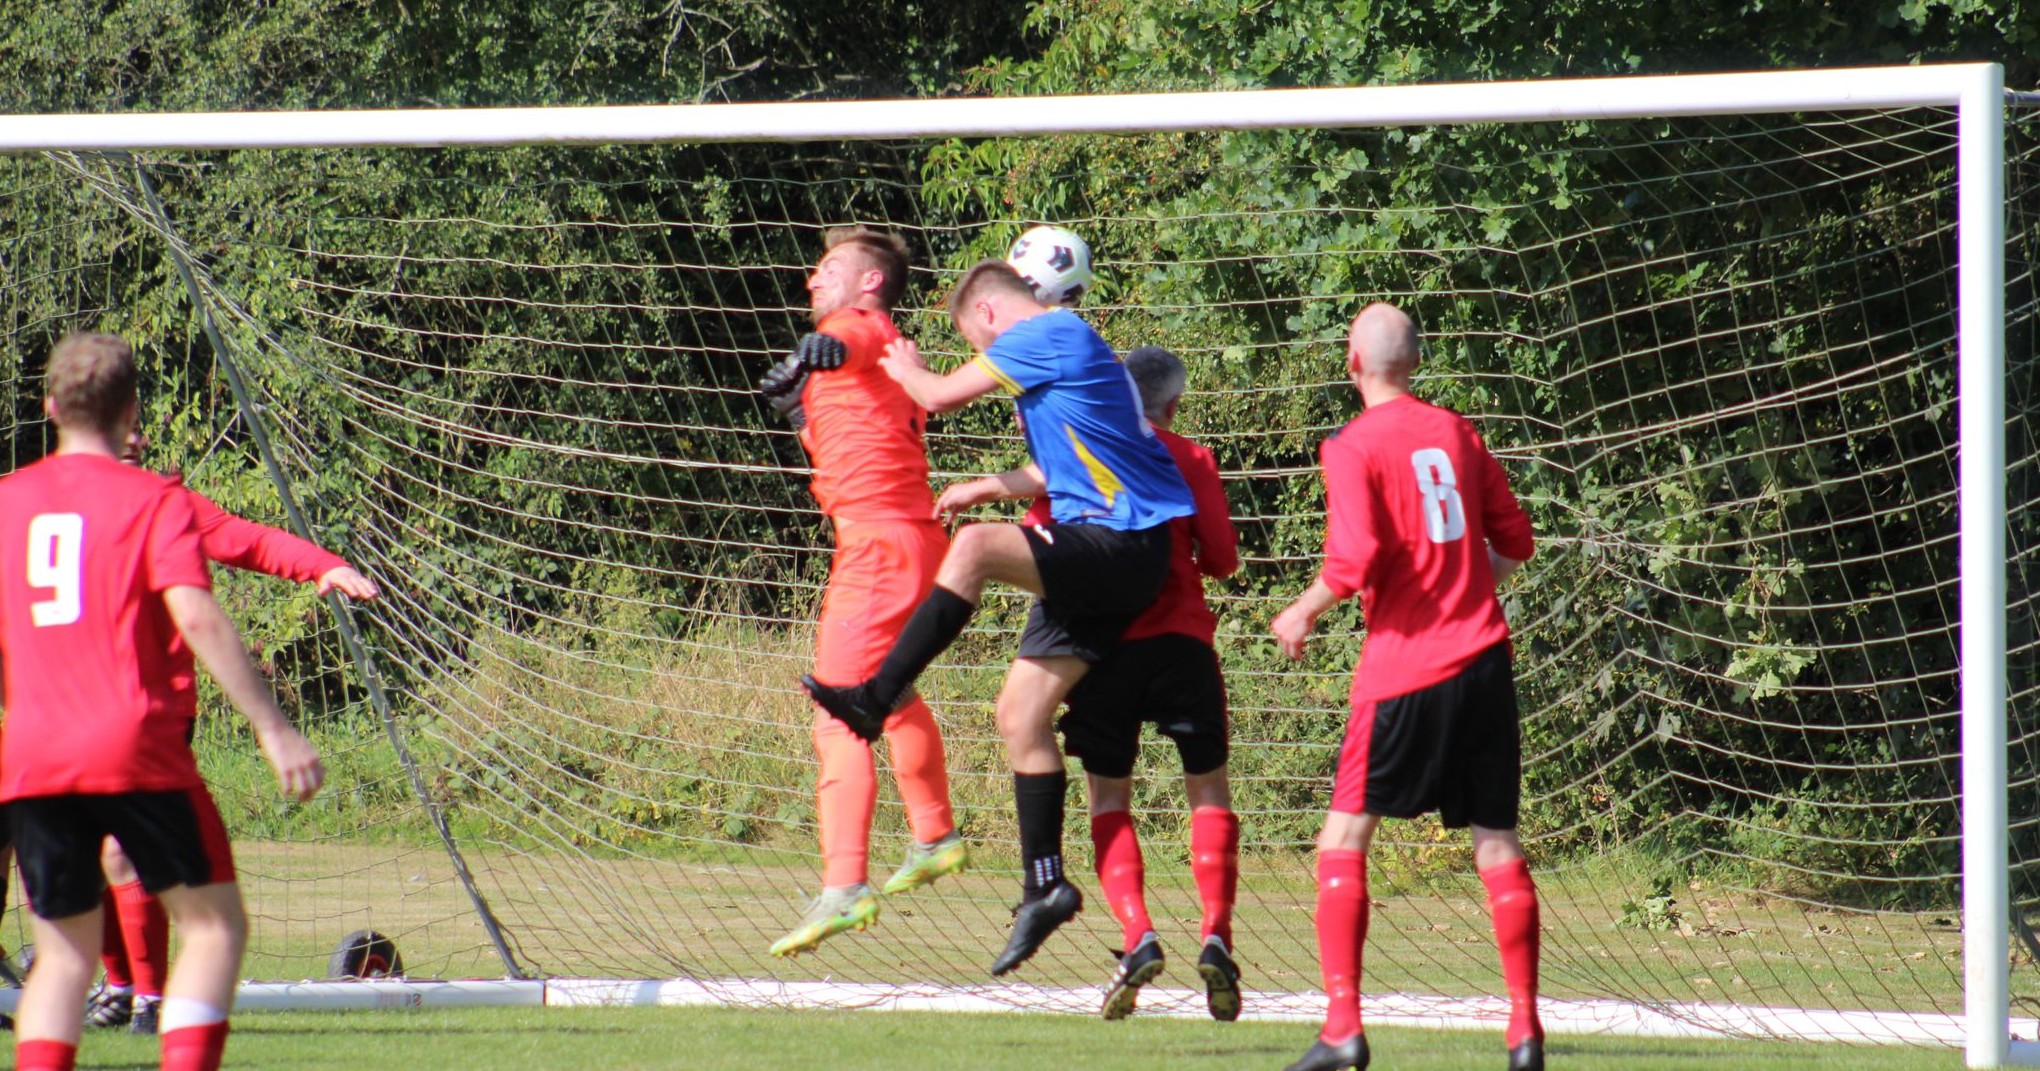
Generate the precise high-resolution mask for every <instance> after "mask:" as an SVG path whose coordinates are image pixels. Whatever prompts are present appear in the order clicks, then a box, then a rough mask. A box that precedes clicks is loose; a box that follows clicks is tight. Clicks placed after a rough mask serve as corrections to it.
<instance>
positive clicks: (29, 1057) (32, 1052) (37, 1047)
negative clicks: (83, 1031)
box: [14, 1040, 78, 1071]
mask: <svg viewBox="0 0 2040 1071" xmlns="http://www.w3.org/2000/svg"><path fill="white" fill-rule="evenodd" d="M76 1066H78V1046H76V1045H73V1044H71V1043H70V1042H67V1041H42V1040H37V1041H27V1040H22V1041H16V1042H15V1043H14V1071H71V1069H72V1068H74V1067H76Z"/></svg>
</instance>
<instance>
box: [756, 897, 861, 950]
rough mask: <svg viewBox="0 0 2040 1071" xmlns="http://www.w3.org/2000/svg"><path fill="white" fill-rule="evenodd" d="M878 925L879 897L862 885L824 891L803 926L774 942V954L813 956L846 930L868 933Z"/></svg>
mask: <svg viewBox="0 0 2040 1071" xmlns="http://www.w3.org/2000/svg"><path fill="white" fill-rule="evenodd" d="M877 921H878V896H877V894H875V893H873V892H872V891H871V886H869V885H866V884H864V883H862V882H859V883H858V884H856V885H851V886H848V887H846V888H842V889H823V890H822V894H821V895H820V896H817V897H815V898H814V902H813V903H810V904H809V905H808V909H807V914H806V915H803V916H802V917H801V920H800V925H799V926H796V927H794V930H793V932H792V933H789V934H787V935H786V936H784V937H782V938H780V939H779V940H777V941H774V942H772V954H773V955H775V956H779V957H781V958H785V957H787V956H798V955H800V954H801V953H802V952H812V951H814V950H815V949H817V948H820V947H821V944H822V942H823V941H826V940H828V939H829V938H831V937H834V936H836V935H837V934H839V933H842V932H844V931H845V930H865V929H868V928H870V926H871V924H872V923H874V922H877Z"/></svg>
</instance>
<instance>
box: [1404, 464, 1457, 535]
mask: <svg viewBox="0 0 2040 1071" xmlns="http://www.w3.org/2000/svg"><path fill="white" fill-rule="evenodd" d="M1410 465H1411V466H1412V467H1413V468H1415V469H1416V470H1417V490H1418V491H1420V492H1422V494H1423V496H1424V529H1425V531H1427V532H1429V533H1430V536H1431V542H1433V543H1450V542H1452V541H1453V540H1455V539H1458V538H1459V537H1460V536H1463V535H1465V534H1466V504H1465V503H1464V502H1462V501H1461V500H1460V498H1459V478H1458V477H1457V476H1456V475H1454V473H1453V471H1452V457H1451V455H1449V454H1447V453H1446V452H1445V451H1443V450H1440V449H1438V448H1437V447H1435V446H1429V447H1425V448H1424V449H1422V450H1419V451H1417V452H1416V453H1413V454H1411V455H1410Z"/></svg>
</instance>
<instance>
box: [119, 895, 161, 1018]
mask: <svg viewBox="0 0 2040 1071" xmlns="http://www.w3.org/2000/svg"><path fill="white" fill-rule="evenodd" d="M113 899H114V902H115V903H116V904H118V905H119V907H120V930H121V937H122V940H123V943H125V944H126V945H127V958H128V966H129V968H130V969H131V970H132V971H133V972H134V979H135V995H136V996H138V997H160V996H162V995H163V980H164V978H165V976H167V975H168V974H169V973H170V916H169V915H167V914H165V913H164V911H163V902H162V901H161V900H158V899H156V898H155V897H153V896H150V895H149V894H148V892H147V891H145V890H144V889H143V888H142V883H141V882H139V881H135V882H129V883H128V884H126V885H122V886H120V887H119V888H116V889H114V890H113Z"/></svg>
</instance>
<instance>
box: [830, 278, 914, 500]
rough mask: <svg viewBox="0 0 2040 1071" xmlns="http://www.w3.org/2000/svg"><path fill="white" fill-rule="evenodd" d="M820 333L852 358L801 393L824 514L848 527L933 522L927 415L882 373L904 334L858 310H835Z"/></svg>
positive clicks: (878, 317) (889, 321)
mask: <svg viewBox="0 0 2040 1071" xmlns="http://www.w3.org/2000/svg"><path fill="white" fill-rule="evenodd" d="M816 329H817V330H818V331H820V332H821V333H822V334H825V335H830V336H833V337H835V338H837V339H840V340H841V341H842V343H843V345H844V347H845V348H846V349H848V350H849V353H848V354H847V355H846V356H845V357H844V359H843V366H842V367H841V368H834V369H830V370H829V371H826V372H811V373H809V374H808V377H807V383H806V384H805V385H804V386H803V387H802V388H801V395H800V404H801V409H802V411H803V412H805V413H806V414H807V426H806V427H803V428H802V429H801V431H800V443H801V445H802V446H804V447H806V448H807V452H808V457H809V458H810V459H812V460H813V462H814V470H815V475H814V483H813V485H812V486H813V488H814V492H815V500H816V501H817V502H819V503H821V506H822V512H823V513H826V514H828V515H829V516H830V517H833V518H836V519H838V520H847V521H927V520H933V519H934V517H935V496H934V495H933V494H932V493H930V492H929V490H928V447H927V443H926V441H925V439H924V438H923V435H924V433H925V432H926V430H927V427H928V414H927V413H926V412H924V411H922V409H921V407H920V406H919V405H917V404H915V402H914V400H913V399H912V398H910V397H908V396H907V392H906V390H905V389H904V388H902V387H901V386H900V385H899V384H898V383H895V382H893V380H892V377H891V376H888V375H886V374H885V369H883V368H880V367H879V366H878V360H879V358H881V357H884V356H885V347H886V345H887V344H888V343H890V342H891V341H892V340H893V339H896V338H898V337H900V333H899V330H898V329H897V328H895V327H893V322H892V319H891V318H890V317H888V316H887V315H886V314H885V313H882V312H872V311H870V310H867V309H858V308H845V309H837V310H836V311H835V312H832V313H830V314H829V315H827V316H825V317H823V318H822V322H821V323H820V324H819V325H818V326H817V328H816Z"/></svg>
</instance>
